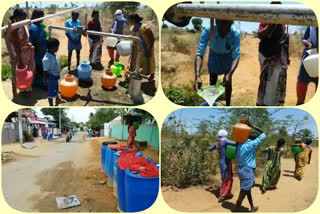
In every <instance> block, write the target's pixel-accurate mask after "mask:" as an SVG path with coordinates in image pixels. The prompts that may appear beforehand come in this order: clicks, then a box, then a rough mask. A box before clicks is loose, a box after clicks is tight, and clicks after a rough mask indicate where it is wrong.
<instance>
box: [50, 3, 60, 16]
mask: <svg viewBox="0 0 320 214" xmlns="http://www.w3.org/2000/svg"><path fill="white" fill-rule="evenodd" d="M58 8H59V6H58V5H56V4H50V6H49V8H48V13H49V14H55V13H56V12H57V10H58Z"/></svg>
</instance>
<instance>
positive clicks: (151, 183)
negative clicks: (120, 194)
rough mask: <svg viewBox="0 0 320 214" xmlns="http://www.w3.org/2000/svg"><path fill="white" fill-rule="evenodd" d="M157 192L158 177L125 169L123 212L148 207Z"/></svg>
mask: <svg viewBox="0 0 320 214" xmlns="http://www.w3.org/2000/svg"><path fill="white" fill-rule="evenodd" d="M157 166H158V165H157ZM158 192H159V177H142V176H141V175H139V174H135V173H132V171H131V170H128V169H126V170H125V206H126V210H125V212H140V211H143V210H146V209H148V208H149V207H150V206H152V204H153V203H154V202H155V200H156V199H157V196H158Z"/></svg>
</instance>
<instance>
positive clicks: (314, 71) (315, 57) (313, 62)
mask: <svg viewBox="0 0 320 214" xmlns="http://www.w3.org/2000/svg"><path fill="white" fill-rule="evenodd" d="M308 52H309V54H310V55H309V56H307V57H306V58H305V59H304V60H303V65H304V68H305V69H306V72H307V73H308V74H309V76H310V77H318V76H319V69H318V68H319V54H318V53H317V49H316V48H314V49H311V50H309V51H308Z"/></svg>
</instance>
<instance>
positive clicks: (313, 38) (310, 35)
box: [302, 27, 318, 48]
mask: <svg viewBox="0 0 320 214" xmlns="http://www.w3.org/2000/svg"><path fill="white" fill-rule="evenodd" d="M302 40H308V41H309V42H311V44H312V48H318V27H307V29H306V31H305V32H304V35H303V37H302Z"/></svg>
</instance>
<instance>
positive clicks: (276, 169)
mask: <svg viewBox="0 0 320 214" xmlns="http://www.w3.org/2000/svg"><path fill="white" fill-rule="evenodd" d="M284 144H285V141H284V139H282V138H281V139H279V140H278V142H277V146H270V147H268V148H266V149H265V150H263V151H262V152H265V153H267V154H268V161H267V164H266V166H265V168H264V173H263V177H262V188H261V192H262V193H265V192H266V190H267V189H269V188H270V187H274V188H277V184H278V181H279V179H280V175H281V161H280V160H281V155H282V154H283V145H284Z"/></svg>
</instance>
